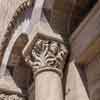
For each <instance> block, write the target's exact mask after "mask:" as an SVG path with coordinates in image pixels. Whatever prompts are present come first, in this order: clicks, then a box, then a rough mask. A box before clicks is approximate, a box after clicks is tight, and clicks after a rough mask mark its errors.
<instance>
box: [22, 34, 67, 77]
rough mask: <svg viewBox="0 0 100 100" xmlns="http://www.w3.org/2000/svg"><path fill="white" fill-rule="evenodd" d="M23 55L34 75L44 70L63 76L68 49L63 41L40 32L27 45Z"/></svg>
mask: <svg viewBox="0 0 100 100" xmlns="http://www.w3.org/2000/svg"><path fill="white" fill-rule="evenodd" d="M23 55H24V57H25V61H26V62H27V64H29V65H30V67H31V68H32V70H33V72H34V76H36V75H37V74H39V73H41V72H44V71H53V72H56V73H58V74H59V75H60V76H62V71H63V68H64V65H65V63H66V57H67V55H68V51H67V48H66V47H65V45H64V43H63V42H62V41H60V40H57V39H56V38H53V37H48V36H46V35H43V34H40V33H39V34H37V35H36V36H35V37H34V38H33V40H32V41H31V42H30V43H29V44H28V45H26V48H25V50H24V52H23Z"/></svg>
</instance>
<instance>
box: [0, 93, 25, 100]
mask: <svg viewBox="0 0 100 100" xmlns="http://www.w3.org/2000/svg"><path fill="white" fill-rule="evenodd" d="M0 100H25V99H24V98H23V97H19V96H18V95H7V94H4V93H2V94H0Z"/></svg>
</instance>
